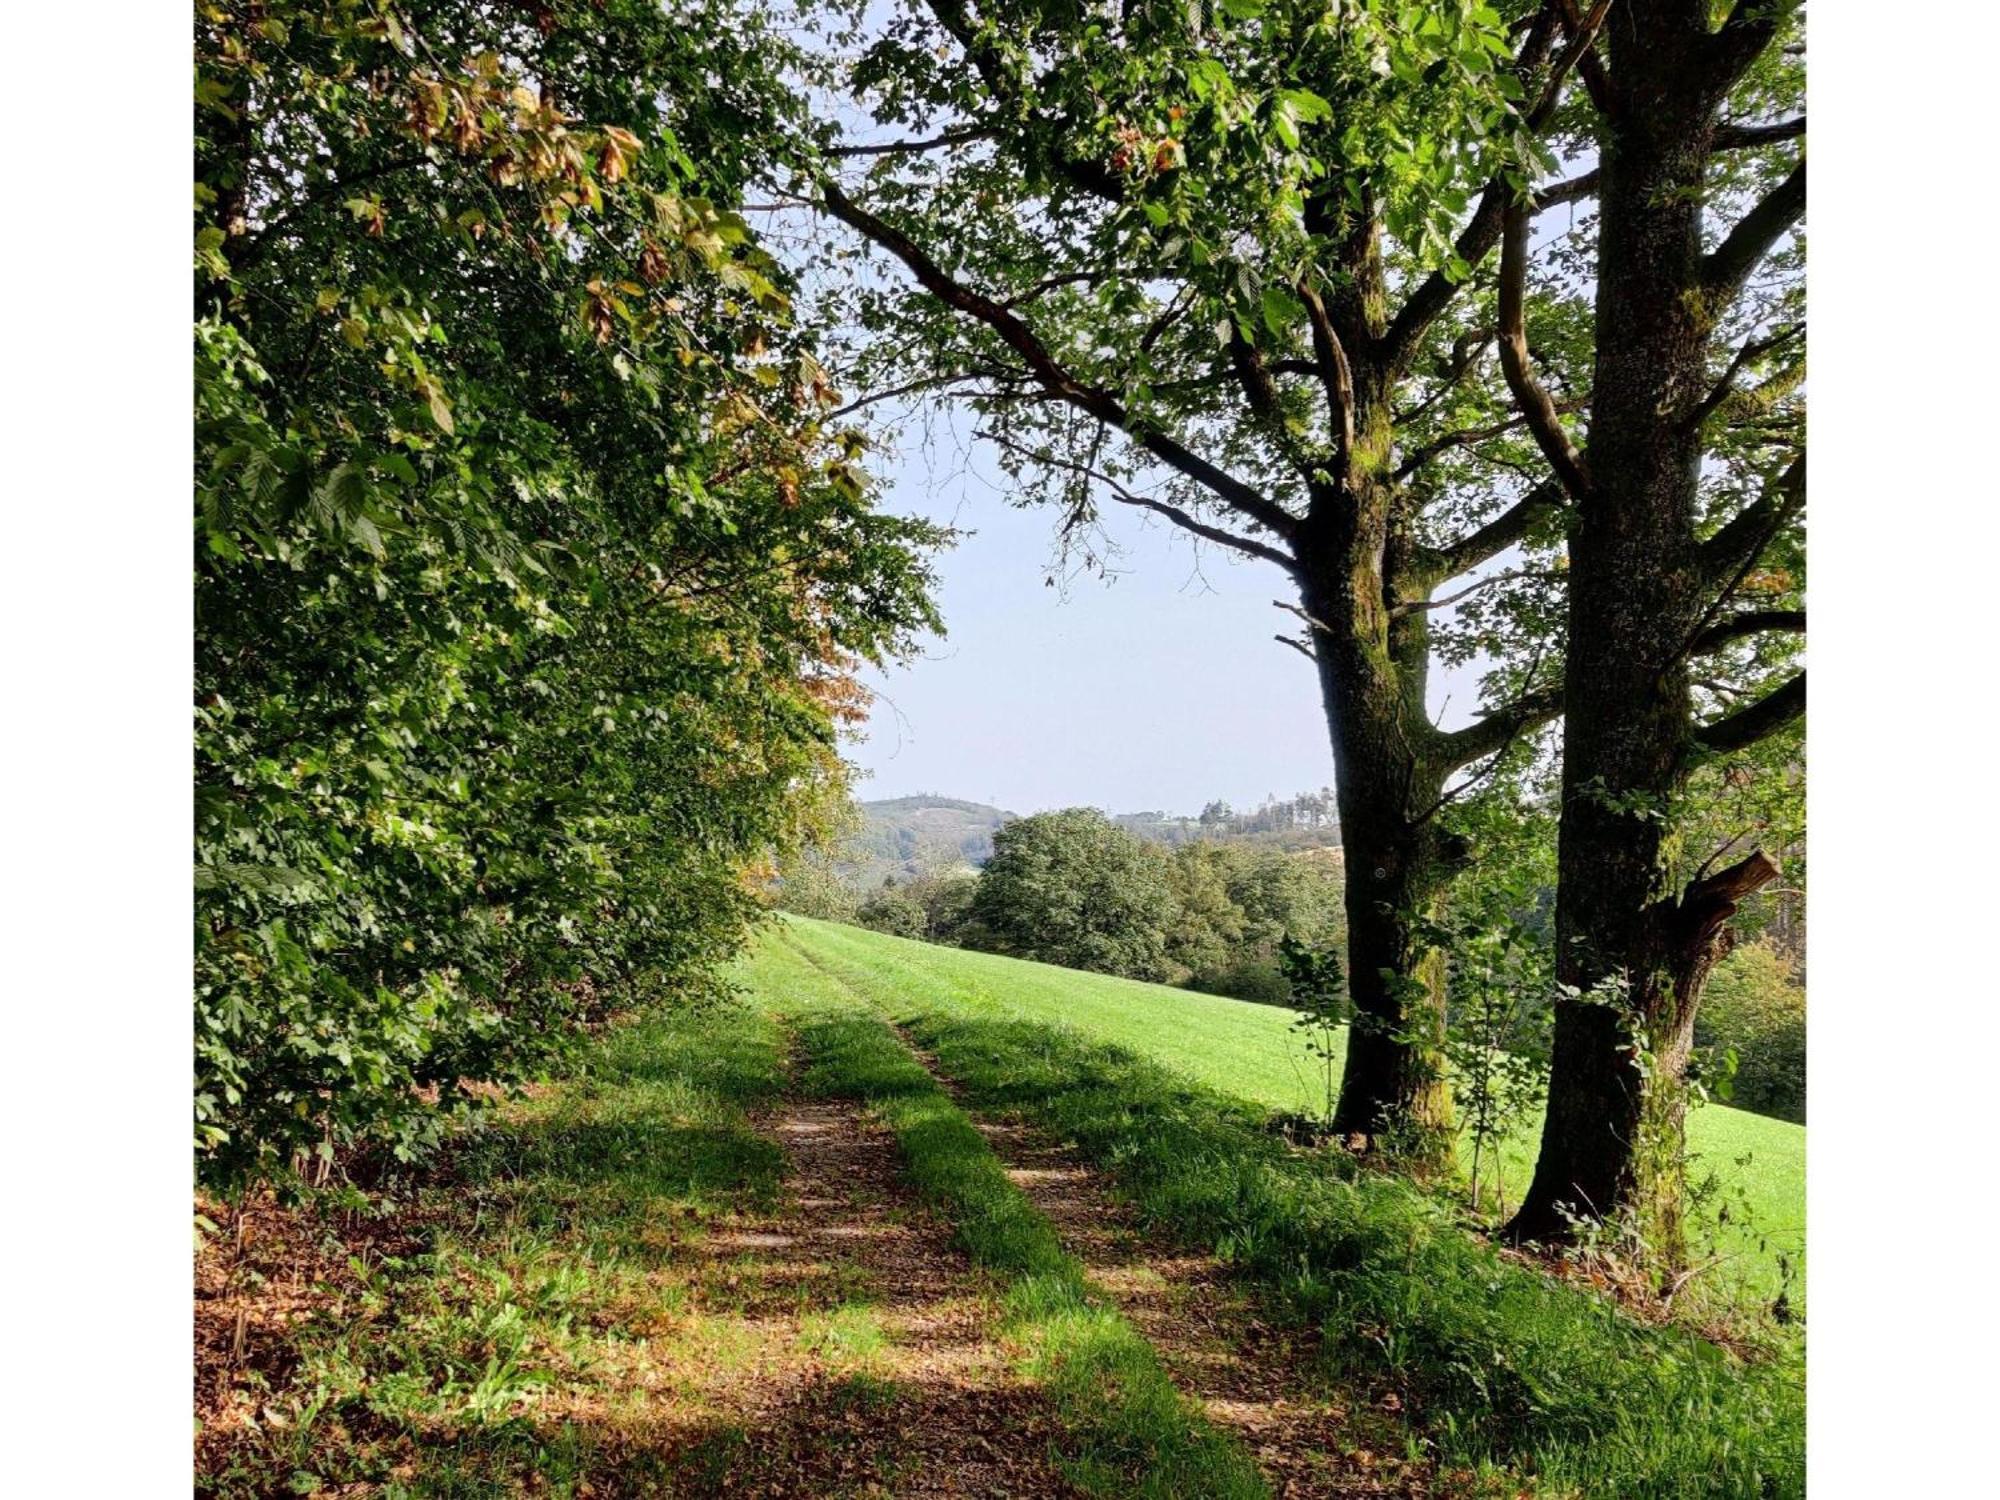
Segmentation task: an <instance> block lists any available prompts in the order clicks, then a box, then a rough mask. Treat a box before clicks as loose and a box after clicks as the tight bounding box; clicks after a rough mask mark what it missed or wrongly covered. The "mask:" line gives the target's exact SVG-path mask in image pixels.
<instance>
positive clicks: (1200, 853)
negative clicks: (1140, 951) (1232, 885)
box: [1166, 843, 1244, 980]
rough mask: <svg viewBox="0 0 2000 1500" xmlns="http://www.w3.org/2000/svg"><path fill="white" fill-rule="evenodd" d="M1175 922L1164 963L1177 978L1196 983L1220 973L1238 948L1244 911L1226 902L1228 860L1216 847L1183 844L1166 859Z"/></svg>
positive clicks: (1242, 931)
mask: <svg viewBox="0 0 2000 1500" xmlns="http://www.w3.org/2000/svg"><path fill="white" fill-rule="evenodd" d="M1166 867H1167V880H1168V883H1169V884H1170V885H1171V886H1172V888H1173V893H1174V919H1173V923H1172V926H1171V930H1170V931H1169V932H1168V934H1167V957H1168V958H1169V959H1170V960H1171V961H1172V963H1173V965H1174V967H1175V968H1176V969H1177V970H1178V971H1179V972H1178V973H1177V975H1176V976H1175V977H1176V978H1179V979H1183V980H1187V979H1196V980H1198V979H1199V978H1200V977H1201V976H1203V975H1212V974H1215V973H1217V972H1219V971H1220V970H1222V969H1223V968H1225V967H1226V966H1227V965H1228V964H1229V963H1230V961H1231V959H1232V958H1233V957H1234V956H1235V955H1236V952H1237V950H1238V949H1239V948H1240V947H1241V946H1242V943H1243V939H1244V920H1243V909H1242V908H1241V907H1240V906H1238V905H1237V904H1236V902H1235V901H1233V900H1232V899H1231V898H1230V891H1229V879H1228V871H1229V859H1228V856H1227V855H1226V854H1225V853H1224V852H1223V850H1222V849H1221V848H1220V846H1218V845H1215V844H1207V843H1194V844H1183V845H1181V846H1180V847H1179V848H1178V849H1175V850H1174V851H1173V852H1172V854H1170V855H1169V856H1167V860H1166Z"/></svg>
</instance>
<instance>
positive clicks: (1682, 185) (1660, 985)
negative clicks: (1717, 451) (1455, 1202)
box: [1502, 0, 1804, 1260]
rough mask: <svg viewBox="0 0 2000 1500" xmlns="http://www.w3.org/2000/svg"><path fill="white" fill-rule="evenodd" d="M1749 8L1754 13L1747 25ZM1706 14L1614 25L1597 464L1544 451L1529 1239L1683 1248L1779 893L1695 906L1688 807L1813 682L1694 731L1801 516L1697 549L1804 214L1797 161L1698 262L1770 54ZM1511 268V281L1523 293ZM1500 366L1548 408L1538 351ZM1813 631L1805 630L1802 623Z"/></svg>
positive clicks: (1556, 435) (1606, 137)
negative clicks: (1554, 562) (1542, 901)
mask: <svg viewBox="0 0 2000 1500" xmlns="http://www.w3.org/2000/svg"><path fill="white" fill-rule="evenodd" d="M1747 9H1750V8H1747V7H1739V12H1740V11H1743V10H1747ZM1709 10H1710V7H1709V6H1708V5H1707V4H1706V3H1705V0H1640V3H1635V4H1627V5H1622V6H1621V7H1620V8H1619V10H1618V11H1617V13H1616V15H1617V20H1616V23H1615V24H1613V25H1612V26H1610V27H1609V28H1608V29H1609V34H1610V52H1611V56H1610V66H1609V70H1608V78H1607V79H1605V80H1604V82H1603V91H1602V97H1601V98H1600V100H1599V104H1600V108H1601V109H1602V112H1603V134H1602V148H1601V160H1600V164H1599V165H1600V179H1601V180H1600V184H1599V193H1600V204H1601V216H1600V221H1599V251H1598V268H1597V270H1598V280H1597V333H1596V339H1597V358H1596V371H1595V381H1594V384H1593V387H1592V395H1591V419H1590V436H1589V443H1588V448H1587V450H1586V452H1585V453H1583V454H1581V455H1579V454H1576V453H1574V452H1573V451H1571V452H1567V453H1565V452H1564V451H1563V443H1564V440H1563V438H1562V435H1561V433H1560V432H1559V431H1557V430H1552V426H1551V424H1550V423H1548V422H1547V421H1540V422H1538V424H1537V425H1538V431H1537V436H1538V438H1540V439H1542V441H1543V446H1544V448H1545V450H1547V451H1548V452H1549V453H1550V457H1551V462H1552V464H1553V465H1554V466H1555V467H1556V468H1557V469H1558V472H1562V473H1563V474H1564V477H1565V481H1566V483H1567V485H1568V487H1569V488H1570V490H1571V491H1572V494H1573V498H1574V499H1575V502H1576V506H1577V514H1576V523H1575V524H1574V525H1573V526H1572V528H1571V532H1570V568H1569V620H1568V639H1567V655H1566V661H1565V683H1566V688H1565V697H1564V750H1563V757H1564V758H1563V793H1562V795H1563V802H1562V817H1561V834H1560V838H1561V850H1560V858H1559V890H1558V896H1557V903H1556V944H1557V974H1558V978H1559V980H1560V982H1561V983H1562V985H1563V986H1564V987H1565V995H1564V997H1563V998H1562V999H1561V1000H1560V1001H1559V1002H1558V1004H1557V1007H1556V1016H1555V1037H1554V1055H1553V1068H1552V1072H1551V1077H1550V1092H1549V1104H1548V1114H1547V1119H1546V1122H1545V1125H1544V1127H1543V1134H1542V1143H1541V1152H1540V1156H1539V1160H1538V1162H1537V1164H1536V1169H1535V1176H1534V1180H1533V1183H1532V1185H1531V1186H1530V1187H1529V1189H1528V1192H1527V1194H1526V1197H1525V1199H1524V1201H1523V1202H1522V1205H1521V1207H1520V1210H1519V1212H1518V1214H1517V1215H1516V1217H1515V1219H1514V1220H1513V1222H1512V1224H1511V1225H1510V1226H1509V1233H1510V1235H1511V1236H1512V1237H1514V1238H1516V1239H1532V1240H1544V1241H1561V1240H1566V1239H1569V1238H1571V1237H1572V1236H1573V1234H1574V1232H1575V1227H1576V1225H1577V1224H1578V1223H1579V1222H1582V1221H1591V1220H1600V1221H1601V1220H1607V1219H1611V1218H1613V1217H1624V1216H1628V1215H1633V1216H1636V1218H1637V1220H1638V1223H1639V1227H1640V1228H1641V1229H1642V1230H1643V1231H1644V1232H1645V1234H1646V1235H1647V1238H1648V1240H1649V1243H1650V1244H1651V1245H1652V1246H1653V1247H1654V1248H1655V1249H1656V1250H1657V1251H1659V1252H1660V1253H1662V1254H1663V1255H1664V1256H1665V1257H1666V1258H1667V1259H1669V1260H1675V1259H1678V1257H1679V1255H1680V1253H1681V1250H1682V1248H1683V1247H1682V1227H1681V1206H1680V1195H1681V1178H1682V1171H1681V1160H1682V1126H1683V1120H1684V1114H1685V1105H1684V1075H1685V1071H1686V1065H1687V1061H1688V1056H1689V1050H1690V1046H1691V1043H1692V1038H1693V1031H1694V1019H1695V1014H1696V1010H1697V1008H1698V1006H1699V1004H1700V999H1701V990H1702V985H1703V983H1704V981H1705V979H1706V977H1707V974H1708V970H1709V967H1710V966H1711V964H1712V963H1713V962H1714V959H1715V957H1716V953H1717V945H1718V940H1719V939H1720V937H1721V935H1722V933H1723V931H1724V924H1725V923H1726V921H1727V919H1728V917H1729V916H1730V914H1732V913H1733V912H1734V911H1735V909H1736V905H1737V903H1738V902H1740V901H1741V900H1742V899H1743V898H1744V897H1745V896H1747V895H1748V894H1750V893H1751V892H1752V891H1754V890H1755V889H1757V888H1758V887H1759V886H1761V885H1762V884H1764V883H1765V882H1767V881H1768V880H1770V879H1771V878H1772V877H1773V876H1774V875H1775V874H1776V866H1775V865H1774V864H1773V863H1772V862H1771V861H1770V860H1769V859H1768V858H1767V857H1766V856H1765V855H1763V854H1762V853H1761V852H1757V853H1752V854H1751V855H1750V856H1749V857H1748V858H1746V859H1743V860H1741V861H1739V862H1738V863H1737V864H1735V865H1733V866H1731V867H1730V868H1729V869H1727V870H1723V871H1721V872H1720V873H1717V874H1712V875H1708V876H1706V877H1705V878H1702V879H1700V880H1697V881H1695V882H1694V883H1693V884H1691V885H1688V886H1686V887H1684V888H1683V887H1682V886H1681V885H1680V882H1679V878H1678V877H1677V876H1675V875H1674V873H1673V871H1674V869H1675V867H1676V863H1677V857H1678V854H1679V850H1678V849H1677V848H1676V846H1675V832H1674V826H1675V825H1674V814H1675V803H1676V799H1677V797H1678V796H1679V794H1680V793H1681V792H1682V790H1683V788H1684V786H1685V783H1686V781H1687V778H1688V776H1689V774H1690V772H1691V771H1692V769H1693V768H1694V767H1695V766H1696V765H1697V764H1698V763H1699V761H1700V760H1701V758H1702V757H1704V756H1706V755H1709V754H1713V753H1718V752H1725V751H1728V750H1731V749H1736V748H1741V747H1742V746H1744V745H1746V744H1748V743H1750V742H1752V741H1753V740H1754V739H1756V738H1759V737H1761V736H1762V735H1764V734H1768V733H1770V732H1772V731H1773V730H1775V729H1776V728H1778V727H1780V726H1782V725H1783V724H1784V723H1786V722H1788V721H1789V720H1790V719H1791V718H1793V717H1795V716H1796V715H1797V713H1798V712H1800V711H1801V710H1802V707H1803V703H1804V679H1803V675H1802V674H1801V675H1800V676H1798V677H1795V678H1793V679H1791V680H1790V681H1789V682H1787V683H1786V685H1785V686H1783V687H1781V688H1779V689H1778V690H1777V691H1775V692H1774V693H1772V694H1771V695H1769V697H1767V698H1765V699H1764V700H1761V701H1759V702H1757V703H1755V704H1753V705H1752V706H1751V707H1749V708H1747V709H1744V710H1741V711H1739V712H1737V713H1735V714H1733V715H1731V716H1729V717H1728V718H1725V719H1723V720H1721V721H1720V722H1718V723H1715V724H1710V725H1707V726H1700V725H1698V724H1697V722H1696V717H1695V708H1694V702H1693V695H1692V690H1691V683H1690V677H1691V672H1690V666H1689V663H1690V659H1691V657H1693V656H1695V655H1696V654H1698V652H1699V651H1700V650H1701V648H1702V644H1703V640H1704V634H1705V632H1706V631H1708V630H1709V629H1710V627H1711V626H1712V623H1713V621H1714V620H1715V618H1716V611H1717V608H1718V606H1719V605H1720V604H1722V603H1723V602H1725V601H1726V599H1727V597H1728V595H1729V592H1730V590H1731V587H1732V586H1733V583H1734V581H1735V580H1737V579H1740V577H1741V575H1742V572H1743V570H1744V568H1746V567H1747V566H1748V565H1749V563H1751V562H1753V561H1754V560H1755V558H1756V556H1757V554H1758V552H1759V551H1760V550H1761V549H1762V548H1763V547H1764V546H1765V545H1766V544H1768V542H1769V541H1770V539H1771V538H1772V537H1773V536H1774V535H1775V534H1776V532H1777V531H1778V529H1780V528H1781V527H1782V526H1784V525H1785V524H1788V523H1789V522H1790V521H1791V520H1792V519H1793V518H1794V517H1795V515H1796V511H1797V507H1798V506H1799V505H1802V503H1803V483H1802V471H1801V470H1800V469H1799V468H1798V466H1796V465H1795V466H1794V469H1793V470H1791V471H1788V473H1787V478H1786V479H1785V480H1783V481H1780V482H1779V483H1778V484H1777V485H1775V486H1773V487H1772V490H1771V491H1770V492H1769V493H1768V494H1766V495H1765V496H1764V497H1763V498H1762V499H1760V500H1758V501H1756V502H1754V503H1752V504H1751V505H1750V506H1748V507H1747V508H1746V509H1745V510H1744V512H1743V513H1742V514H1741V515H1739V516H1738V517H1737V518H1736V519H1735V520H1734V521H1732V522H1731V523H1730V524H1729V525H1727V526H1725V527H1723V528H1722V529H1721V531H1720V532H1718V533H1717V534H1716V535H1715V536H1713V537H1712V538H1710V539H1708V540H1706V541H1704V540H1702V539H1701V538H1700V536H1699V534H1698V529H1697V528H1698V523H1699V520H1700V498H1701V496H1700V483H1701V477H1702V462H1703V454H1704V439H1703V421H1704V417H1705V416H1706V414H1707V413H1708V412H1709V410H1710V409H1711V407H1712V404H1713V403H1712V401H1711V399H1710V393H1711V390H1712V388H1713V386H1714V377H1713V375H1712V374H1711V371H1710V359H1711V352H1712V351H1711V345H1712V343H1713V340H1714V336H1715V330H1716V327H1717V324H1718V321H1719V319H1720V316H1721V313H1722V311H1723V310H1724V309H1725V308H1726V307H1727V306H1728V305H1729V303H1730V302H1731V301H1733V300H1734V299H1735V298H1736V296H1737V295H1738V293H1739V292H1740V291H1741V289H1742V287H1743V284H1744V282H1745V280H1746V279H1747V278H1748V276H1749V274H1750V272H1751V271H1752V270H1753V269H1754V267H1755V265H1756V264H1757V263H1758V261H1759V260H1761V258H1762V257H1763V255H1764V254H1765V253H1766V252H1768V250H1769V249H1770V248H1771V246H1772V245H1773V244H1775V243H1776V242H1777V241H1778V240H1779V239H1780V238H1781V237H1782V236H1783V234H1784V233H1785V231H1786V230H1787V229H1788V228H1789V227H1790V226H1791V225H1792V224H1793V223H1794V222H1796V220H1797V218H1798V215H1799V214H1800V213H1801V212H1802V211H1803V206H1804V175H1803V174H1804V167H1803V164H1801V165H1800V166H1799V168H1798V169H1797V171H1796V172H1795V173H1794V175H1793V176H1792V177H1788V178H1786V179H1785V182H1784V184H1782V185H1781V186H1780V187H1778V188H1777V189H1775V190H1774V191H1773V192H1772V193H1771V194H1770V195H1769V196H1768V197H1767V198H1766V199H1765V200H1764V201H1763V202H1761V203H1760V204H1758V205H1757V207H1756V208H1754V209H1753V210H1751V212H1750V213H1749V214H1748V215H1747V216H1746V217H1745V219H1744V220H1743V221H1742V224H1741V225H1739V226H1738V227H1737V229H1735V230H1733V231H1732V232H1731V233H1730V234H1729V235H1728V236H1726V237H1725V238H1724V240H1723V242H1722V243H1721V245H1720V246H1719V247H1718V248H1717V249H1715V250H1714V251H1712V252H1708V253H1704V248H1703V239H1702V217H1703V194H1704V188H1705V178H1706V177H1707V174H1708V171H1709V163H1710V157H1711V153H1712V152H1713V150H1714V149H1715V145H1716V132H1717V118H1718V111H1719V109H1720V106H1721V105H1722V103H1723V101H1724V99H1725V98H1726V97H1727V96H1728V94H1729V91H1730V89H1731V87H1732V85H1733V84H1734V83H1735V82H1736V80H1737V79H1738V78H1739V77H1740V76H1741V74H1742V72H1743V70H1744V69H1745V68H1747V67H1748V66H1749V65H1750V63H1751V62H1752V61H1754V60H1755V58H1756V57H1757V55H1758V53H1759V52H1760V51H1761V50H1762V49H1763V48H1764V47H1765V46H1768V45H1769V44H1770V42H1771V40H1772V35H1773V32H1772V26H1773V24H1774V23H1773V22H1772V20H1771V18H1770V17H1769V16H1768V15H1762V14H1760V16H1756V17H1748V18H1744V19H1739V20H1732V21H1731V22H1730V23H1728V24H1727V25H1726V26H1724V27H1723V29H1722V30H1721V31H1720V32H1714V31H1711V30H1710V29H1709V24H1708V14H1709ZM1508 259H1509V258H1508V255H1507V252H1506V251H1505V250H1503V270H1502V278H1503V286H1504V284H1505V283H1506V281H1507V279H1508V277H1509V275H1510V273H1511V274H1512V275H1515V276H1518V274H1519V264H1518V258H1516V259H1515V261H1514V263H1513V264H1512V265H1511V266H1510V265H1509V264H1508ZM1508 321H1509V318H1508V312H1507V308H1506V302H1505V292H1504V291H1503V311H1502V323H1503V332H1502V338H1503V352H1505V353H1507V354H1508V355H1509V357H1510V358H1511V361H1512V362H1511V364H1510V367H1509V378H1510V381H1512V382H1513V383H1514V384H1515V386H1516V388H1517V391H1518V392H1519V393H1520V394H1521V396H1522V404H1523V408H1524V410H1527V411H1529V412H1530V413H1531V414H1532V413H1533V412H1534V411H1535V408H1536V399H1535V398H1536V391H1535V388H1534V380H1533V375H1532V372H1531V371H1530V370H1528V369H1527V368H1526V365H1525V359H1524V357H1523V356H1524V349H1523V346H1521V345H1519V344H1516V345H1515V346H1514V347H1513V348H1512V349H1511V350H1509V349H1507V348H1506V345H1505V343H1504V341H1505V340H1506V338H1507V334H1508V330H1507V328H1506V327H1505V325H1506V324H1507V323H1508ZM1801 623H1802V621H1801Z"/></svg>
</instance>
